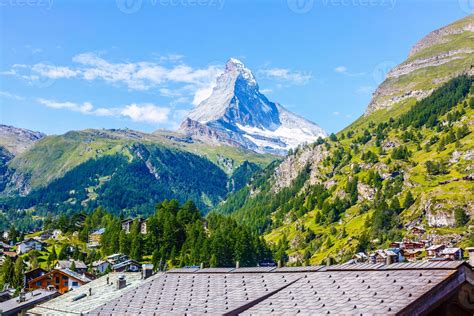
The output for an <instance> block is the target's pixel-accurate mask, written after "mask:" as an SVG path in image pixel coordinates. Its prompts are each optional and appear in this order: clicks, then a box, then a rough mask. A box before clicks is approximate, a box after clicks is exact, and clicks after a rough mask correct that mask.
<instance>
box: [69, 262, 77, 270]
mask: <svg viewBox="0 0 474 316" xmlns="http://www.w3.org/2000/svg"><path fill="white" fill-rule="evenodd" d="M69 269H70V270H71V271H76V261H73V262H72V263H71V266H70V267H69Z"/></svg>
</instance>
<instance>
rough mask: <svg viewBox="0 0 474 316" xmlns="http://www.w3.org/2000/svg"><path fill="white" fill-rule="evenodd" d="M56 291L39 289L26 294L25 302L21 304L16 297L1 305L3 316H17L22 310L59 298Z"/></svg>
mask: <svg viewBox="0 0 474 316" xmlns="http://www.w3.org/2000/svg"><path fill="white" fill-rule="evenodd" d="M58 295H59V293H58V292H56V291H48V290H44V289H37V290H33V291H31V292H28V293H26V294H25V301H24V302H19V300H18V297H14V298H12V299H10V300H8V301H5V302H2V303H0V311H1V314H2V315H16V314H17V313H18V312H20V310H21V309H24V308H31V306H34V305H35V304H38V303H40V302H42V301H45V300H48V299H51V298H53V297H56V296H58Z"/></svg>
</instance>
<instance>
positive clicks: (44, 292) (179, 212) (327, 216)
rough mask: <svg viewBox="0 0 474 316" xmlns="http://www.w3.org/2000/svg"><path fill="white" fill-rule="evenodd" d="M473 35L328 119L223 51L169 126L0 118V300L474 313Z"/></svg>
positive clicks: (472, 21) (35, 311) (21, 304)
mask: <svg viewBox="0 0 474 316" xmlns="http://www.w3.org/2000/svg"><path fill="white" fill-rule="evenodd" d="M473 38H474V14H471V15H468V16H466V17H465V18H463V19H461V20H458V21H455V22H453V23H452V24H449V25H447V26H444V27H442V28H441V29H438V30H434V31H433V32H432V33H430V34H427V35H426V37H424V38H422V39H421V40H420V41H419V42H418V43H411V44H414V46H413V49H412V50H411V51H410V52H407V53H408V57H407V59H406V60H405V61H404V62H403V63H401V64H399V65H396V66H395V65H394V67H392V68H391V69H390V71H389V72H388V73H387V74H386V76H385V78H384V80H383V82H382V83H381V84H380V85H379V86H378V87H377V89H376V90H375V92H374V93H373V95H372V99H371V101H370V104H369V105H368V106H367V108H366V111H365V113H363V115H361V116H360V117H359V118H358V119H356V120H355V121H354V122H353V123H351V124H350V125H349V126H347V127H345V128H344V129H342V130H341V131H339V132H337V133H331V134H328V133H326V132H325V131H324V130H323V129H322V128H321V127H319V126H318V125H316V124H315V123H313V122H310V121H308V120H306V119H304V118H302V117H300V116H298V115H296V114H293V113H292V112H290V111H289V110H288V109H286V108H285V107H283V106H282V105H281V104H279V103H274V102H272V101H269V99H267V97H266V96H265V95H264V91H263V90H262V91H261V90H260V88H259V85H258V83H257V81H256V79H255V76H254V74H253V73H252V71H251V70H250V69H248V68H247V67H246V66H245V65H244V64H243V62H242V61H240V60H239V59H236V58H230V59H229V60H228V61H227V63H226V64H225V66H224V68H223V71H222V72H221V73H220V74H219V75H218V77H217V78H216V85H215V87H214V88H213V90H212V93H211V94H210V96H209V97H208V98H207V99H205V100H203V101H201V102H200V103H199V104H198V105H196V106H195V107H194V108H193V109H192V110H191V111H190V112H188V113H187V115H186V117H185V118H184V119H183V120H182V123H181V125H180V126H179V128H178V129H177V130H175V131H168V130H157V131H156V132H153V133H145V132H140V131H135V130H131V129H85V130H73V131H69V132H67V133H65V134H62V135H50V136H47V135H45V134H43V133H41V132H36V131H32V130H27V129H24V128H19V127H13V126H10V125H1V126H0V209H1V213H0V229H1V235H0V239H1V241H0V251H1V252H0V255H1V257H0V264H1V267H0V286H1V288H0V290H1V292H0V312H1V314H2V315H175V314H179V315H186V314H194V315H203V314H211V315H214V314H216V315H237V314H243V315H268V314H278V315H293V314H304V315H322V314H325V315H326V314H333V315H334V314H335V315H356V314H357V315H473V314H474V271H473V267H474V229H473V228H474V217H473V216H474V164H473V161H474V40H473Z"/></svg>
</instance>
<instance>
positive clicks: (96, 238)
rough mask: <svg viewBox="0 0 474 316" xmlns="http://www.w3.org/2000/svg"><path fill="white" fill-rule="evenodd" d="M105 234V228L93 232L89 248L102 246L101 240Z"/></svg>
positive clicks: (90, 236)
mask: <svg viewBox="0 0 474 316" xmlns="http://www.w3.org/2000/svg"><path fill="white" fill-rule="evenodd" d="M104 233H105V228H100V229H98V230H96V231H94V232H92V233H91V234H90V235H89V241H88V242H89V243H88V244H87V246H88V247H89V248H93V247H98V246H99V245H100V239H101V238H102V235H103V234H104Z"/></svg>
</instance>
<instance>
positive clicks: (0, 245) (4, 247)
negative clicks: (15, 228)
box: [0, 241, 12, 252]
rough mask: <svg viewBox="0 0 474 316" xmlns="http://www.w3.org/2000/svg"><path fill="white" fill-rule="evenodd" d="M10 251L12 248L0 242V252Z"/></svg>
mask: <svg viewBox="0 0 474 316" xmlns="http://www.w3.org/2000/svg"><path fill="white" fill-rule="evenodd" d="M10 249H12V246H10V245H9V244H7V243H4V242H3V241H0V251H2V252H3V251H10Z"/></svg>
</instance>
